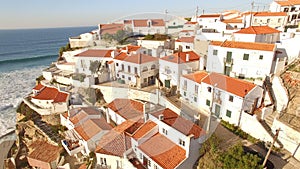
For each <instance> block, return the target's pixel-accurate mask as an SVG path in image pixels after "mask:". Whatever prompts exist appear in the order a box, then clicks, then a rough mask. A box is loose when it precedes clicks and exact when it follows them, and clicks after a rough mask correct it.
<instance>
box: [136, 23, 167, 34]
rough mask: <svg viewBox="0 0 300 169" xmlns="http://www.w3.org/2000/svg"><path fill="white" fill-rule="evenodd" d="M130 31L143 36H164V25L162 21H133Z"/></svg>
mask: <svg viewBox="0 0 300 169" xmlns="http://www.w3.org/2000/svg"><path fill="white" fill-rule="evenodd" d="M132 31H133V33H134V34H143V35H148V34H149V35H153V34H157V33H158V34H165V33H166V25H165V21H164V20H163V19H134V20H132Z"/></svg>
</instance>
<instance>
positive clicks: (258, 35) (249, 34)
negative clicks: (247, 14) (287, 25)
mask: <svg viewBox="0 0 300 169" xmlns="http://www.w3.org/2000/svg"><path fill="white" fill-rule="evenodd" d="M233 40H234V41H242V42H260V43H275V42H277V41H279V40H280V31H278V30H276V29H274V28H271V27H269V26H250V27H247V28H245V29H241V30H239V31H237V32H234V39H233Z"/></svg>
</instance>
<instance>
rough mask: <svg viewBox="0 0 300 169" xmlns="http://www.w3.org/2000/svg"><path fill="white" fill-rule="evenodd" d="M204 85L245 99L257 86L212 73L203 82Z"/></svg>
mask: <svg viewBox="0 0 300 169" xmlns="http://www.w3.org/2000/svg"><path fill="white" fill-rule="evenodd" d="M202 82H203V83H206V84H209V85H212V86H214V85H215V84H217V86H216V88H218V89H222V90H224V91H227V92H229V93H232V94H234V95H237V96H240V97H245V95H247V94H248V93H249V92H250V91H251V90H252V89H253V88H254V87H255V86H256V85H255V84H253V83H250V82H247V81H245V80H240V79H236V78H232V77H228V76H225V75H222V74H219V73H211V74H210V75H208V76H207V77H205V78H204V79H203V80H202Z"/></svg>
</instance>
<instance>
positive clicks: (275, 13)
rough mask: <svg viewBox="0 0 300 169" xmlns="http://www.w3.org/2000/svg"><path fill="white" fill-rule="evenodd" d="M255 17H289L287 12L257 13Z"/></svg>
mask: <svg viewBox="0 0 300 169" xmlns="http://www.w3.org/2000/svg"><path fill="white" fill-rule="evenodd" d="M253 16H287V13H286V12H255V13H254V14H253Z"/></svg>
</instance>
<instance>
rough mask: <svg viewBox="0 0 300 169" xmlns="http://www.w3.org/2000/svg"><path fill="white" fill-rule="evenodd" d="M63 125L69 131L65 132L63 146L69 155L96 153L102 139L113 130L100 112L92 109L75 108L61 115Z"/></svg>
mask: <svg viewBox="0 0 300 169" xmlns="http://www.w3.org/2000/svg"><path fill="white" fill-rule="evenodd" d="M61 124H62V125H64V126H66V127H67V128H68V129H69V130H67V131H66V132H65V136H66V137H65V139H63V140H62V141H61V142H62V145H63V147H64V148H65V150H66V151H67V152H68V154H69V155H77V153H79V152H81V153H82V154H85V155H88V154H89V152H91V151H94V150H95V149H96V146H97V142H98V141H99V140H100V139H101V137H102V136H103V135H104V134H105V133H107V132H108V131H109V130H111V129H112V126H111V125H110V124H108V123H107V121H106V119H105V118H103V117H101V115H100V111H98V110H96V109H95V108H91V107H81V108H75V109H72V110H70V111H69V112H66V113H64V114H62V115H61Z"/></svg>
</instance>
